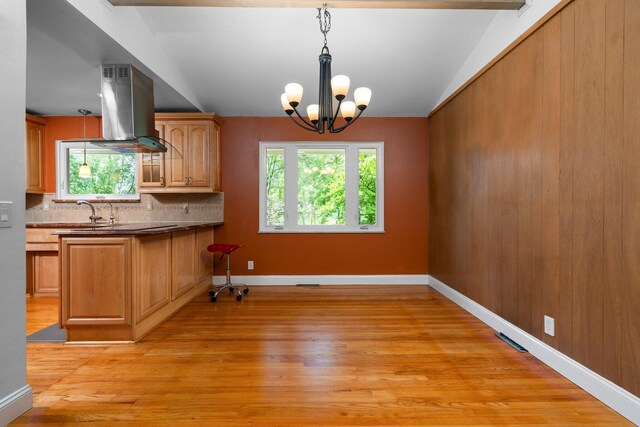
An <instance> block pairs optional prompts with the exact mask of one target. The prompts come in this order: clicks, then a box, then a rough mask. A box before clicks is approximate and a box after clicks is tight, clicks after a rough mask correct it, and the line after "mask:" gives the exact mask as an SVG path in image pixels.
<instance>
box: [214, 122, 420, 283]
mask: <svg viewBox="0 0 640 427" xmlns="http://www.w3.org/2000/svg"><path fill="white" fill-rule="evenodd" d="M224 120H225V123H224V124H223V126H222V165H223V168H222V187H223V189H224V203H225V207H224V210H225V211H224V218H225V224H224V226H223V227H220V228H217V229H216V236H215V238H216V241H217V242H229V243H242V244H244V245H245V246H246V247H245V248H243V249H241V250H239V251H238V252H236V253H234V258H233V273H234V274H242V275H244V274H255V275H288V274H314V275H315V274H427V211H428V207H427V199H428V197H427V194H426V193H427V192H426V188H427V175H428V171H427V164H428V146H427V134H428V132H427V119H426V118H362V119H360V120H359V121H358V123H356V124H354V125H353V126H352V127H351V128H349V129H348V130H346V131H344V132H343V133H340V134H336V135H323V136H319V135H316V134H313V133H311V132H308V131H305V130H302V129H300V128H298V127H297V126H296V125H295V124H293V123H291V121H290V120H289V119H288V118H287V117H278V118H255V117H254V118H252V117H230V118H225V119H224ZM327 140H337V141H380V140H382V141H384V144H385V152H384V161H385V165H384V167H385V189H384V196H385V230H386V232H385V233H384V234H258V218H259V206H258V197H259V191H258V190H259V184H258V178H259V177H258V169H259V168H258V143H259V142H260V141H327ZM247 260H253V261H254V262H255V269H254V270H253V271H248V270H247V268H246V267H247ZM216 273H217V274H222V273H223V270H222V269H220V268H218V269H216Z"/></svg>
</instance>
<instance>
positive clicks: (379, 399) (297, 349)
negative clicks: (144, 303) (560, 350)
mask: <svg viewBox="0 0 640 427" xmlns="http://www.w3.org/2000/svg"><path fill="white" fill-rule="evenodd" d="M27 305H28V306H29V317H28V322H29V323H31V322H32V319H34V320H33V322H42V318H44V317H45V315H44V314H43V313H44V312H45V311H46V312H48V313H49V315H50V316H51V317H50V319H52V321H55V319H56V315H57V314H56V312H55V310H56V308H55V306H54V307H53V310H52V308H51V307H52V305H51V304H48V305H47V304H40V303H39V302H38V301H36V300H30V301H28V302H27ZM35 319H40V320H35ZM44 323H46V322H44ZM50 323H51V322H49V323H47V324H50ZM45 326H46V325H45ZM32 327H33V326H32V325H28V329H30V328H32ZM27 356H28V366H27V374H28V382H29V384H30V385H31V386H32V387H33V389H34V393H35V397H34V409H32V410H31V411H30V412H28V413H27V414H25V415H24V416H22V417H21V418H20V419H18V420H17V421H16V424H18V425H22V424H52V425H76V424H81V423H88V422H91V425H92V426H111V425H114V424H116V423H122V425H139V426H150V425H153V426H156V425H167V426H179V425H208V426H214V425H215V426H222V425H229V426H306V425H312V426H347V425H361V426H374V425H379V426H388V425H405V426H409V425H410V426H418V425H542V424H551V425H570V424H593V425H598V426H602V425H606V424H625V420H624V419H623V418H622V417H620V416H619V415H617V414H616V413H615V412H613V411H612V410H610V409H609V408H607V407H606V406H605V405H604V404H602V403H600V402H599V401H597V400H596V399H594V398H593V397H592V396H590V395H589V394H587V393H586V392H584V391H583V390H581V389H580V388H578V387H577V386H575V385H574V384H572V383H571V382H569V381H568V380H566V379H564V378H563V377H561V376H560V375H559V374H557V373H556V372H555V371H553V370H552V369H550V368H548V367H547V366H545V365H543V364H542V363H541V362H539V361H538V360H536V359H535V358H533V357H532V356H530V355H529V354H521V353H517V352H516V351H515V350H513V349H511V348H510V347H508V346H507V345H506V344H504V343H503V342H502V341H499V340H498V339H497V338H495V337H494V335H493V331H492V330H490V329H489V328H487V327H486V326H484V325H483V324H482V323H481V322H480V321H478V320H477V319H475V318H474V317H472V316H471V315H469V314H467V313H466V312H465V311H463V310H462V309H461V308H459V307H457V306H456V305H454V304H453V303H451V302H450V301H449V300H447V299H446V298H444V297H443V296H441V295H440V294H438V293H437V292H435V291H430V290H429V289H428V288H427V287H423V286H411V287H393V288H383V287H374V286H371V287H360V286H345V287H320V288H295V287H253V288H252V289H251V293H250V294H249V295H248V296H247V297H246V298H245V301H244V302H242V303H237V302H236V301H235V300H234V299H233V298H232V297H227V296H226V295H225V296H224V297H219V301H218V303H217V304H211V303H209V301H208V298H207V297H206V295H203V296H202V297H199V298H197V299H196V300H195V301H193V302H192V303H191V304H189V305H187V306H186V307H185V308H184V309H182V310H181V311H180V312H178V313H177V314H176V315H175V316H174V317H173V318H171V319H170V320H169V321H168V322H167V323H165V324H164V325H163V326H161V327H160V328H159V329H157V330H156V331H154V332H153V333H152V334H150V335H149V336H148V337H147V338H146V339H145V340H144V341H143V342H141V343H138V344H135V345H112V346H95V347H79V346H68V345H67V346H65V345H62V344H47V343H45V344H43V343H29V344H28V345H27Z"/></svg>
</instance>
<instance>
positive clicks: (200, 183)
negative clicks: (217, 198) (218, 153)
mask: <svg viewBox="0 0 640 427" xmlns="http://www.w3.org/2000/svg"><path fill="white" fill-rule="evenodd" d="M188 132H189V137H188V148H187V153H188V156H187V162H188V175H187V176H188V185H189V186H190V187H209V186H210V185H211V174H210V171H211V125H210V124H209V123H206V124H194V125H189V128H188Z"/></svg>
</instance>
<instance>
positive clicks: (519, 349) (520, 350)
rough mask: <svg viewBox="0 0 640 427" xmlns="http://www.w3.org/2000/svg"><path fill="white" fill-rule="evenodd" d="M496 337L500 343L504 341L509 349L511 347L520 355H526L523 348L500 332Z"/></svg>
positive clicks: (525, 350)
mask: <svg viewBox="0 0 640 427" xmlns="http://www.w3.org/2000/svg"><path fill="white" fill-rule="evenodd" d="M496 336H497V337H498V338H500V339H501V340H502V341H504V342H506V343H507V344H509V345H510V346H511V347H513V348H515V349H516V350H518V351H519V352H520V353H528V351H527V349H526V348H524V347H523V346H521V345H520V344H518V343H517V342H515V341H514V340H512V339H511V338H509V337H508V336H506V335H505V334H503V333H502V332H500V333H497V334H496Z"/></svg>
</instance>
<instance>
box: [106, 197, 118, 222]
mask: <svg viewBox="0 0 640 427" xmlns="http://www.w3.org/2000/svg"><path fill="white" fill-rule="evenodd" d="M107 205H109V210H110V211H111V214H110V215H109V224H111V225H113V224H115V223H116V216H115V215H114V214H113V205H112V204H111V203H109V202H107V203H105V204H104V207H105V208H106V207H107Z"/></svg>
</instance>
